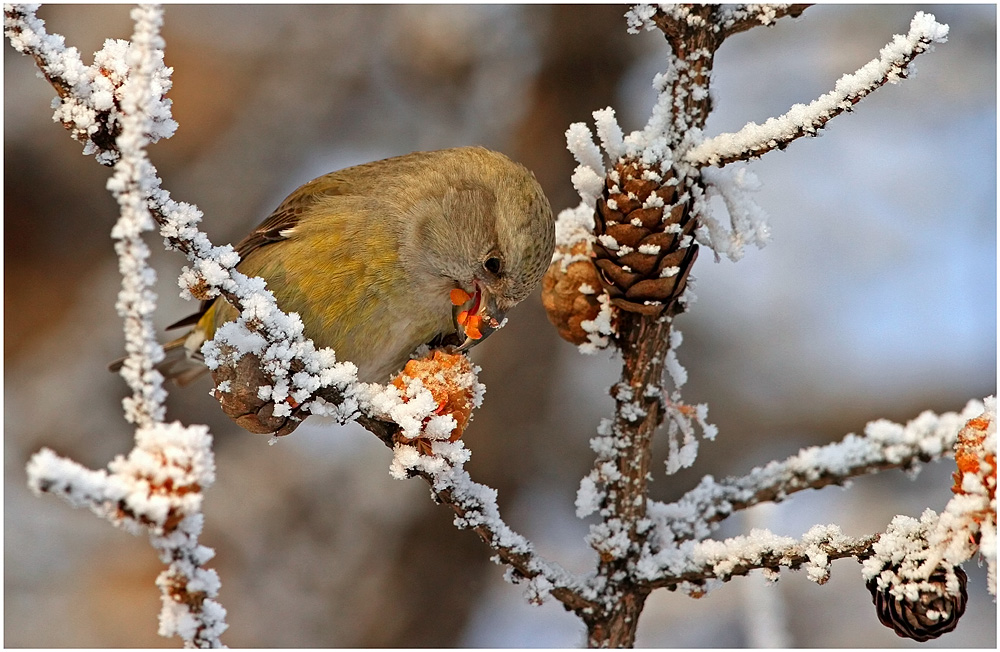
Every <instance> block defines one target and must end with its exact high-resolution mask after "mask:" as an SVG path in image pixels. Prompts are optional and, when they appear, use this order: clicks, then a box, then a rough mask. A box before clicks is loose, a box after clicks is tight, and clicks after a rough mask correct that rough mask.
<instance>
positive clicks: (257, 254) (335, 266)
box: [157, 146, 555, 386]
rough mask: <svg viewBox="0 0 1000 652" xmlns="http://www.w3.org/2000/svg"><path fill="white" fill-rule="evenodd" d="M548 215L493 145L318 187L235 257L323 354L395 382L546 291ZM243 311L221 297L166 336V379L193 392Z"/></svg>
mask: <svg viewBox="0 0 1000 652" xmlns="http://www.w3.org/2000/svg"><path fill="white" fill-rule="evenodd" d="M554 242H555V226H554V220H553V216H552V209H551V207H550V205H549V202H548V200H547V199H546V197H545V194H544V192H543V191H542V188H541V186H540V185H539V184H538V181H537V180H536V179H535V177H534V175H533V174H532V173H531V172H530V171H529V170H528V169H527V168H525V167H524V166H522V165H520V164H518V163H516V162H514V161H513V160H511V159H510V158H508V157H507V156H506V155H504V154H501V153H499V152H496V151H492V150H489V149H486V148H483V147H477V146H470V147H456V148H451V149H442V150H436V151H422V152H413V153H410V154H405V155H402V156H397V157H393V158H388V159H383V160H379V161H374V162H371V163H364V164H361V165H356V166H353V167H348V168H345V169H342V170H339V171H336V172H331V173H329V174H326V175H324V176H321V177H318V178H316V179H314V180H312V181H310V182H308V183H306V184H305V185H303V186H301V187H299V188H298V189H297V190H295V191H294V192H292V194H290V195H289V196H288V197H287V198H286V199H285V200H284V201H283V202H281V204H280V205H279V206H278V207H277V208H276V209H275V210H274V212H272V213H271V214H270V215H269V216H268V217H267V218H266V219H265V220H264V221H263V222H262V223H261V224H260V225H259V226H258V227H257V228H256V229H254V230H253V231H252V232H251V233H250V234H249V235H248V236H247V237H246V238H244V239H243V240H242V241H241V242H240V243H239V244H238V245H237V246H236V251H237V253H238V254H239V256H240V262H239V263H238V265H237V267H236V268H237V270H239V271H240V272H242V273H243V274H246V275H248V276H260V277H261V278H263V279H264V280H265V281H266V283H267V287H268V289H269V290H271V292H273V293H274V297H275V300H276V302H277V305H278V307H279V308H281V309H282V310H283V311H285V312H286V313H292V312H294V313H297V314H298V315H299V317H300V318H301V319H302V323H303V326H304V334H305V336H306V337H309V338H310V339H312V341H313V343H314V344H315V345H316V347H317V348H321V347H330V348H332V349H333V350H334V351H335V353H336V355H337V359H338V360H348V361H350V362H352V363H354V364H355V365H356V367H357V375H358V380H359V381H361V382H378V383H384V382H387V381H388V380H389V379H390V377H391V375H392V374H393V373H395V372H398V371H399V370H400V369H402V367H403V366H404V365H405V364H406V362H407V361H408V360H409V359H410V357H411V355H412V354H413V353H414V351H416V350H417V349H418V348H419V347H421V345H425V344H429V345H432V346H440V345H447V344H450V345H452V346H455V347H456V349H457V350H458V351H462V352H465V351H468V350H469V349H471V348H472V347H473V346H475V345H476V344H478V343H480V342H482V341H483V340H484V339H486V337H487V336H489V335H490V334H491V333H493V332H495V331H496V330H497V329H498V328H500V327H501V326H502V325H503V324H504V322H505V315H506V314H507V312H508V311H509V310H510V309H511V308H513V307H514V306H515V305H517V304H518V303H520V302H521V301H522V300H523V299H525V298H526V297H527V296H528V295H529V294H530V293H531V292H532V290H533V289H534V288H535V287H536V286H537V285H538V284H539V282H540V280H541V278H542V276H543V275H544V273H545V271H546V269H547V268H548V266H549V263H550V262H551V259H552V254H553V249H554ZM238 314H239V313H238V311H237V310H236V308H235V307H234V306H233V305H232V304H230V303H229V302H228V301H227V300H226V299H225V298H224V297H219V298H216V299H211V300H208V301H204V302H202V305H201V308H200V310H199V311H198V312H197V313H195V314H194V315H191V316H190V317H188V318H185V319H182V320H180V321H179V322H177V323H175V324H173V325H171V326H170V327H168V329H169V328H179V327H182V326H193V327H192V328H191V329H190V330H189V331H188V332H187V333H185V334H184V335H182V336H181V337H179V338H177V339H175V340H173V341H171V342H168V343H167V344H165V345H164V351H165V357H164V360H163V361H162V362H160V363H159V364H158V365H157V369H159V370H160V371H161V373H163V375H164V376H165V377H166V378H167V379H172V380H174V381H175V382H176V383H177V384H178V385H181V386H184V385H187V384H189V383H191V382H193V381H194V380H195V379H196V378H198V377H200V376H201V375H203V374H204V373H205V372H207V367H205V366H204V363H203V360H202V356H201V353H200V349H201V346H202V344H203V343H204V342H206V341H207V340H210V339H212V337H213V336H214V334H215V330H216V329H217V328H218V327H219V326H220V325H222V324H224V323H226V322H228V321H232V320H235V319H236V318H237V317H238Z"/></svg>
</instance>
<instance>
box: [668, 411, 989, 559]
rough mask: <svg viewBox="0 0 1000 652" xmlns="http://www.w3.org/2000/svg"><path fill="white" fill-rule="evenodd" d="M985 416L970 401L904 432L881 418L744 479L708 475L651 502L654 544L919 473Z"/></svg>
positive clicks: (931, 415) (925, 418)
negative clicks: (817, 493) (780, 505)
mask: <svg viewBox="0 0 1000 652" xmlns="http://www.w3.org/2000/svg"><path fill="white" fill-rule="evenodd" d="M982 411H983V402H982V401H976V400H973V401H969V403H968V404H967V405H966V406H965V408H964V409H963V410H962V412H960V413H955V412H946V413H944V414H941V415H937V414H934V413H933V412H930V411H925V412H923V413H921V414H920V415H919V416H918V417H917V418H916V419H913V420H911V421H909V422H908V423H907V424H906V425H905V426H904V425H901V424H897V423H893V422H891V421H887V420H885V419H880V420H878V421H872V422H870V423H868V424H867V425H866V426H865V429H864V434H863V435H860V436H859V435H856V434H854V433H851V434H849V435H847V436H846V437H844V439H842V440H841V441H839V442H835V443H832V444H827V445H825V446H811V447H809V448H805V449H803V450H801V451H799V452H798V453H796V454H795V455H792V456H791V457H789V458H787V459H785V460H783V461H780V462H779V461H774V462H771V463H769V464H766V465H764V466H760V467H757V468H755V469H753V470H752V471H750V472H749V473H748V474H746V475H744V476H739V477H733V478H726V479H724V480H715V479H714V478H713V477H712V476H705V477H704V478H703V479H702V481H701V482H700V483H699V484H698V486H697V487H695V488H694V489H692V490H690V491H688V492H687V493H686V494H684V496H682V497H681V498H680V499H678V500H677V501H675V502H673V503H669V504H664V503H657V502H651V503H650V505H649V518H650V519H651V520H652V521H653V523H654V524H655V528H656V530H657V533H658V534H657V537H656V539H658V541H659V543H658V544H657V545H658V546H661V547H666V546H672V545H676V544H677V543H678V542H681V541H685V540H688V539H701V538H703V537H705V536H707V535H708V534H709V533H710V531H711V530H712V529H713V527H714V524H715V523H718V522H719V521H721V520H722V519H724V518H726V517H728V516H729V515H730V514H732V513H733V512H736V511H739V510H742V509H746V508H748V507H752V506H754V505H757V504H759V503H762V502H769V501H775V502H780V501H782V500H784V499H785V498H787V497H788V496H789V495H791V494H793V493H795V492H797V491H802V490H804V489H820V488H822V487H825V486H828V485H831V484H843V483H845V482H847V481H848V480H849V479H850V478H853V477H857V476H860V475H866V474H870V473H877V472H879V471H884V470H888V469H907V470H911V469H916V468H918V467H919V465H920V464H921V463H925V462H930V461H932V460H935V459H939V458H941V457H943V456H945V455H946V454H948V453H949V452H950V451H951V450H952V449H953V448H954V445H955V441H956V438H957V436H958V433H959V431H960V430H961V429H962V426H963V425H965V423H966V422H967V421H968V420H969V419H971V418H973V417H975V416H977V415H979V414H980V413H982ZM656 539H654V540H656Z"/></svg>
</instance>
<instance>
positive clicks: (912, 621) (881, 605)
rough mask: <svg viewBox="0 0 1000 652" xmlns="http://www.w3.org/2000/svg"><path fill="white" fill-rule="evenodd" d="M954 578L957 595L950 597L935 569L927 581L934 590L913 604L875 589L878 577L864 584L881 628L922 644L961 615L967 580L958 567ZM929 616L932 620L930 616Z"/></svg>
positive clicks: (943, 575) (940, 571)
mask: <svg viewBox="0 0 1000 652" xmlns="http://www.w3.org/2000/svg"><path fill="white" fill-rule="evenodd" d="M955 575H956V576H957V577H958V584H959V594H958V595H951V594H950V593H948V591H947V588H946V586H945V582H946V579H947V575H946V573H945V570H944V569H943V568H939V569H938V570H937V571H936V572H935V573H934V574H933V575H931V577H930V579H929V580H928V581H929V582H931V583H932V584H934V585H935V587H934V588H935V589H936V590H931V591H925V592H921V593H920V597H919V599H918V600H917V601H916V602H911V601H908V600H903V599H900V598H897V597H896V596H894V595H893V594H892V592H891V591H890V589H889V588H885V589H879V588H878V584H877V581H878V578H877V577H874V578H872V579H871V580H869V581H868V590H869V591H871V593H872V602H873V603H874V604H875V612H876V613H877V614H878V619H879V621H881V623H882V624H883V625H885V626H886V627H888V628H890V629H892V630H893V631H895V632H896V635H897V636H899V637H901V638H912V639H913V640H914V641H918V642H920V643H923V642H924V641H929V640H931V639H932V638H937V637H938V636H941V635H942V634H946V633H948V632H950V631H952V630H953V629H955V627H956V626H957V625H958V619H959V618H961V617H962V614H963V613H965V603H966V601H967V600H968V597H969V595H968V592H967V591H966V588H965V585H966V582H967V581H968V577H967V576H966V574H965V571H964V570H962V569H961V567H958V566H956V567H955ZM932 614H933V615H934V616H935V617H931V616H932Z"/></svg>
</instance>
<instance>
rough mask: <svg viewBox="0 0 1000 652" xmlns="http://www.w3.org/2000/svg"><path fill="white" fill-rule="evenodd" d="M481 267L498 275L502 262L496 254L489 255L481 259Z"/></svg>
mask: <svg viewBox="0 0 1000 652" xmlns="http://www.w3.org/2000/svg"><path fill="white" fill-rule="evenodd" d="M483 269H485V270H486V271H487V272H489V273H490V274H492V275H494V276H500V271H501V270H502V269H503V263H502V262H501V261H500V259H499V258H497V257H496V256H490V257H489V258H487V259H486V260H484V261H483Z"/></svg>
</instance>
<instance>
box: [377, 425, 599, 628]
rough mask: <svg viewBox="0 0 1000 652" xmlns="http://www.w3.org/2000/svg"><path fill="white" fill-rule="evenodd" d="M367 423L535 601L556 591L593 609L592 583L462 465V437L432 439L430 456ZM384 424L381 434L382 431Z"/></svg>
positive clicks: (573, 605) (401, 470)
mask: <svg viewBox="0 0 1000 652" xmlns="http://www.w3.org/2000/svg"><path fill="white" fill-rule="evenodd" d="M360 421H362V423H364V421H365V420H364V419H361V420H360ZM364 425H365V427H369V428H370V429H372V431H373V432H376V434H379V437H380V438H381V439H382V440H383V441H384V442H385V443H386V445H388V446H390V447H392V448H393V449H394V458H393V463H392V472H393V475H394V476H395V477H398V478H404V477H412V476H420V477H421V478H423V479H424V480H426V481H427V483H428V484H429V485H430V486H431V491H432V492H433V494H434V497H435V499H436V500H437V501H439V502H441V503H443V504H445V505H447V506H448V507H449V508H451V510H452V511H453V512H454V513H455V526H456V527H458V528H459V529H470V530H472V531H474V532H475V533H476V534H477V535H479V538H480V539H482V540H483V541H484V542H485V543H486V544H487V545H488V546H489V547H490V549H492V550H493V552H494V553H496V557H495V561H497V562H498V563H504V564H507V565H508V566H510V570H509V572H508V574H507V578H508V579H509V580H510V581H512V582H515V583H520V582H522V581H527V583H528V588H527V590H526V594H527V595H528V597H529V599H530V600H531V601H533V602H539V603H540V602H541V601H543V600H544V599H545V598H546V596H547V595H552V596H553V597H554V598H556V599H557V600H559V601H560V602H562V603H563V604H564V605H565V606H566V608H567V609H570V610H573V611H576V612H582V611H585V610H592V609H593V608H594V602H593V599H592V596H591V597H589V598H588V597H586V596H587V595H588V587H587V585H586V584H585V583H584V582H583V581H582V580H581V579H579V578H577V577H576V576H574V575H573V574H572V573H569V572H568V571H566V570H565V569H563V568H562V567H560V566H559V565H558V564H554V563H552V562H549V561H546V560H545V559H543V558H542V557H540V556H539V555H538V554H537V553H536V552H535V550H534V546H533V545H532V543H531V542H530V541H528V540H527V539H526V538H524V537H523V536H521V535H520V534H518V533H517V532H515V531H514V530H512V529H511V528H510V526H508V525H507V524H506V523H505V522H504V521H503V519H502V518H501V517H500V509H499V507H498V506H497V492H496V490H495V489H492V488H490V487H487V486H486V485H482V484H479V483H477V482H474V481H473V480H472V478H471V477H470V476H469V474H468V472H466V471H465V469H464V468H463V464H465V462H466V461H468V459H469V455H470V453H469V451H468V449H466V448H465V445H464V444H463V443H462V442H461V441H456V442H443V441H436V442H433V444H432V450H431V452H432V454H431V455H426V454H422V453H421V452H420V451H419V450H418V449H417V448H414V447H413V446H407V445H404V444H400V443H398V442H396V443H394V433H393V431H392V429H385V426H384V424H374V428H372V427H371V425H372V424H367V423H364ZM380 428H381V429H382V432H381V433H379V432H377V431H378V430H379V429H380Z"/></svg>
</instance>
